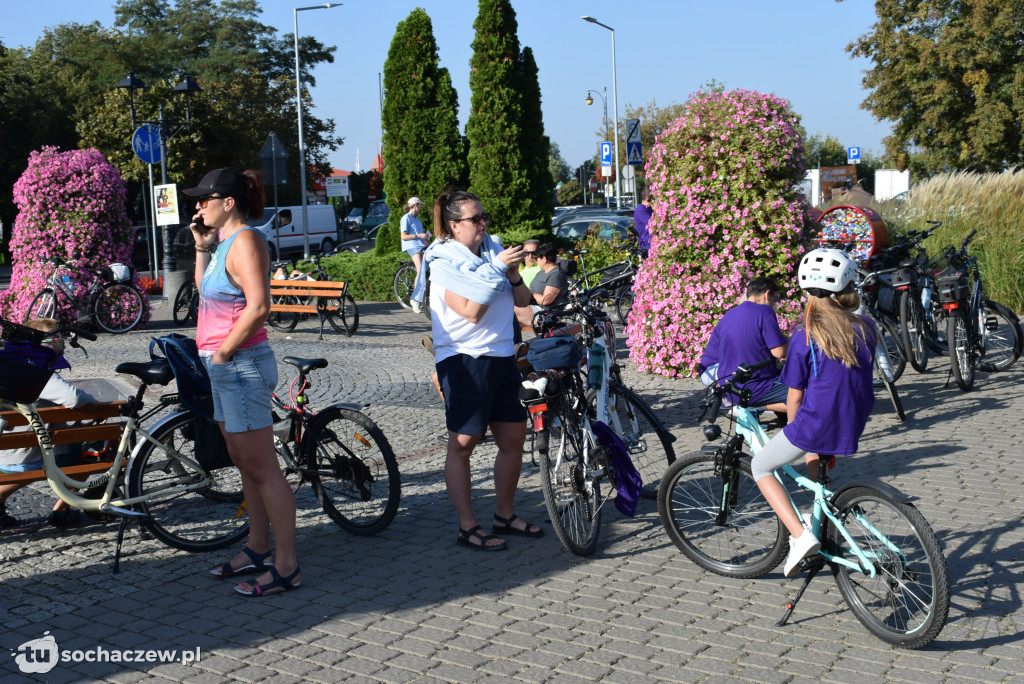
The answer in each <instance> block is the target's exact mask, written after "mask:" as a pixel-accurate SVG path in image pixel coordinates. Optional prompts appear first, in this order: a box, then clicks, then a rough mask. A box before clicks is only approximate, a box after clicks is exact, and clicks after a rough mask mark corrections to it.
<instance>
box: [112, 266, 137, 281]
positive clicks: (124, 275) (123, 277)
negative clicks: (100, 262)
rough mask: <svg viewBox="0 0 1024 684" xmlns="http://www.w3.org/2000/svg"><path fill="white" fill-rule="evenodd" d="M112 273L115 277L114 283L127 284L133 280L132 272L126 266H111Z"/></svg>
mask: <svg viewBox="0 0 1024 684" xmlns="http://www.w3.org/2000/svg"><path fill="white" fill-rule="evenodd" d="M110 272H111V274H112V275H113V280H114V282H117V283H126V282H128V281H129V280H131V277H132V271H131V269H130V268H128V267H127V266H125V265H124V264H110Z"/></svg>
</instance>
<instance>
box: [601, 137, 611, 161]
mask: <svg viewBox="0 0 1024 684" xmlns="http://www.w3.org/2000/svg"><path fill="white" fill-rule="evenodd" d="M611 165H612V144H611V143H610V142H603V143H601V166H611Z"/></svg>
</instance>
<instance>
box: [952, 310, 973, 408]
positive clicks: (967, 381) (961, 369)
mask: <svg viewBox="0 0 1024 684" xmlns="http://www.w3.org/2000/svg"><path fill="white" fill-rule="evenodd" d="M968 315H970V314H964V315H960V314H950V316H949V319H948V320H947V322H946V323H947V326H948V327H947V331H948V332H947V333H946V338H947V339H948V340H949V366H950V368H951V369H952V371H953V379H954V380H956V384H957V386H958V387H960V389H961V390H963V391H964V392H967V391H969V390H970V389H971V388H972V387H974V370H975V367H976V366H977V362H978V357H977V354H976V353H975V351H974V344H973V342H972V341H971V333H970V330H969V328H968V322H967V316H968Z"/></svg>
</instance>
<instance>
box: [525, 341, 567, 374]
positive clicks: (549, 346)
mask: <svg viewBox="0 0 1024 684" xmlns="http://www.w3.org/2000/svg"><path fill="white" fill-rule="evenodd" d="M526 360H527V361H529V362H530V365H531V366H533V369H534V370H539V371H540V370H550V369H553V368H573V367H575V366H577V365H578V364H579V362H580V346H579V344H577V343H576V340H575V339H573V338H572V337H564V336H559V337H542V338H540V339H537V340H533V341H532V342H530V351H528V352H527V353H526Z"/></svg>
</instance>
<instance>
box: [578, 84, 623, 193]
mask: <svg viewBox="0 0 1024 684" xmlns="http://www.w3.org/2000/svg"><path fill="white" fill-rule="evenodd" d="M592 93H597V94H598V95H600V96H601V101H602V102H604V118H603V119H601V123H602V125H603V126H604V136H605V140H607V139H608V86H605V88H604V94H601V92H600V91H597V90H588V91H587V99H586V100H584V102H586V103H587V106H588V107H589V106H590V105H592V104H594V98H593V97H592V96H591V95H592ZM616 147H618V143H617V142H616ZM616 163H618V162H616ZM615 177H616V178H618V174H617V173H616V174H615ZM605 203H606V204H608V205H609V207H610V205H611V199H609V198H608V197H605Z"/></svg>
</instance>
